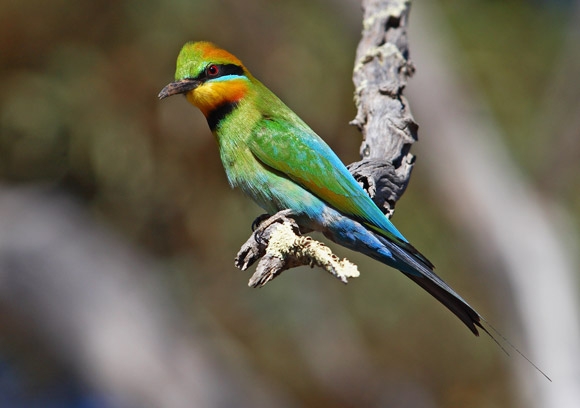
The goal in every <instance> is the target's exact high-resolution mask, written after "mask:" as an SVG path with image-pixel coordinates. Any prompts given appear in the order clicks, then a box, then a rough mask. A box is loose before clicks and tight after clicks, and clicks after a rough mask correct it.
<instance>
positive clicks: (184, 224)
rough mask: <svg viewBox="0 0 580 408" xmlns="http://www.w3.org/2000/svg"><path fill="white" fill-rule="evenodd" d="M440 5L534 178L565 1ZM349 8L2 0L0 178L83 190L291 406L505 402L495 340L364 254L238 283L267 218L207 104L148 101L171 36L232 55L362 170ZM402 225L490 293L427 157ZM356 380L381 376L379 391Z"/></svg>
mask: <svg viewBox="0 0 580 408" xmlns="http://www.w3.org/2000/svg"><path fill="white" fill-rule="evenodd" d="M441 3H442V6H443V7H444V9H445V10H446V11H447V14H448V16H449V19H450V22H451V23H452V26H453V28H454V32H455V34H456V36H457V38H458V41H459V43H460V44H461V46H462V47H463V49H464V52H465V56H466V57H465V60H466V61H467V63H466V65H465V69H466V70H468V71H469V72H470V73H471V74H475V76H476V78H478V80H479V85H480V88H481V92H483V94H484V96H485V97H486V98H487V99H488V100H489V102H490V104H491V105H492V106H493V109H494V110H495V112H496V113H497V116H498V118H499V120H500V121H501V124H502V125H503V126H505V129H506V130H507V131H506V134H508V135H510V138H509V144H510V147H511V148H512V149H513V153H514V155H515V156H516V157H517V159H518V161H519V162H520V163H521V164H522V166H523V167H524V168H525V169H527V170H528V171H530V174H534V173H533V172H534V171H538V168H537V165H538V161H540V160H541V156H542V154H543V151H542V150H540V149H539V147H540V146H544V145H545V144H546V143H547V142H546V140H544V139H545V138H549V135H543V134H538V133H537V132H534V131H533V129H531V128H532V127H533V126H534V120H533V119H534V116H535V115H536V114H537V110H538V108H539V107H541V106H542V97H543V92H544V89H545V87H546V86H547V85H546V84H547V82H548V81H549V73H550V72H551V70H552V69H553V59H554V58H555V55H556V54H557V52H558V49H559V46H560V45H559V44H560V43H561V40H562V36H563V27H565V25H562V24H560V22H561V20H562V19H563V11H562V10H545V9H540V8H539V6H538V5H537V4H533V3H528V2H524V1H515V0H512V1H504V2H500V1H496V2H488V1H483V0H480V1H475V0H472V1H455V0H445V1H442V2H441ZM357 9H358V6H357V5H356V4H354V5H353V4H352V2H348V1H338V0H336V1H330V0H319V1H305V0H291V1H285V2H268V1H265V0H253V1H244V2H240V1H235V0H218V1H209V0H194V1H192V0H172V1H163V2H162V1H158V0H142V1H136V0H122V1H110V0H100V1H96V0H94V1H88V0H80V1H66V0H53V1H50V2H48V1H41V0H29V1H26V2H16V1H10V0H3V1H0V34H1V35H0V50H1V51H0V52H1V54H0V61H1V64H0V69H1V75H0V89H1V92H0V177H1V180H3V182H4V183H31V182H35V183H38V182H40V183H50V184H55V185H58V186H61V187H63V188H66V189H68V190H69V191H71V192H73V193H74V194H76V195H77V196H79V197H81V198H82V199H83V200H84V201H85V202H86V205H87V207H88V208H90V209H91V211H93V212H94V214H95V216H96V217H99V218H100V219H102V220H103V221H104V222H105V223H107V224H109V225H111V226H112V227H114V228H115V229H117V230H118V231H120V232H121V233H122V234H123V235H125V236H126V237H127V238H128V239H129V240H131V241H133V242H135V243H137V244H138V245H140V246H141V247H143V248H145V249H147V250H148V251H150V252H151V253H153V254H155V255H157V256H158V257H160V258H162V259H163V260H164V261H165V265H166V277H167V282H168V286H169V287H170V288H171V290H172V293H175V297H176V299H177V300H178V302H180V304H182V305H183V307H184V308H187V309H188V310H190V314H191V319H192V322H195V324H197V325H201V326H203V327H204V328H205V329H206V330H207V333H208V336H209V337H212V338H214V337H215V344H216V348H217V349H221V350H225V349H228V350H230V351H229V352H231V353H232V354H238V355H242V356H243V357H244V359H245V360H248V361H250V362H251V364H252V365H253V366H254V367H256V368H257V370H259V371H260V372H262V373H264V375H266V376H268V377H270V378H272V379H273V380H274V382H276V383H278V384H279V385H280V387H282V388H283V389H285V390H286V391H287V392H289V393H291V394H293V395H294V396H296V398H297V399H298V400H299V401H300V402H301V403H302V405H303V406H312V407H315V406H316V407H320V406H333V407H342V406H344V407H347V406H354V405H353V401H362V402H364V401H366V400H369V401H375V400H376V398H375V397H376V395H382V396H383V398H384V399H385V401H389V400H390V398H392V397H393V396H398V395H400V394H401V393H402V392H403V391H401V390H402V389H407V388H408V389H409V390H414V391H413V392H414V393H416V392H419V391H420V392H419V394H421V393H422V394H424V395H425V401H433V404H435V405H437V406H447V407H453V406H457V407H459V406H461V407H464V406H469V407H488V406H511V405H512V404H513V402H514V400H515V397H514V396H513V395H512V394H511V391H510V387H511V386H512V385H513V384H511V383H510V382H509V381H508V380H507V378H508V373H507V372H506V365H507V363H506V361H505V358H504V356H503V355H502V354H501V352H498V350H497V348H496V347H495V345H493V344H492V343H491V342H486V341H477V342H475V341H473V339H472V338H471V334H470V333H468V332H467V331H466V330H465V328H464V327H462V326H461V324H460V323H458V322H457V321H455V319H453V318H450V316H449V314H448V313H447V312H446V311H444V310H443V309H442V308H440V307H435V303H434V302H433V300H432V299H430V298H429V297H428V296H426V295H425V294H423V293H420V291H419V290H418V289H417V288H416V287H415V286H413V285H412V284H411V283H410V282H408V280H407V279H405V278H404V277H402V276H399V274H396V273H392V272H391V271H385V270H384V269H385V268H384V267H383V266H380V265H379V264H377V263H374V262H372V261H370V260H368V259H366V258H364V257H362V256H359V255H357V254H353V253H350V252H347V251H346V250H342V249H340V248H339V249H337V252H338V253H339V254H340V255H342V256H348V257H349V259H351V260H353V261H355V262H356V263H357V264H358V265H359V267H360V269H361V270H362V272H363V276H362V277H361V278H360V279H358V280H356V281H353V282H352V283H351V284H349V285H348V286H342V285H340V284H338V283H337V282H335V281H333V280H332V279H330V278H329V277H327V276H325V275H324V274H323V273H321V272H320V271H316V270H314V271H311V270H308V269H304V270H301V271H296V272H289V273H287V274H286V276H284V277H282V278H280V279H277V280H276V281H274V282H272V283H271V284H270V285H269V286H268V287H267V288H266V289H262V290H259V291H256V290H251V289H249V288H247V286H246V281H247V279H248V277H249V275H248V274H247V273H242V272H239V271H237V270H236V269H235V268H234V266H233V258H234V256H235V253H236V252H237V250H238V249H239V246H240V244H241V243H242V242H243V241H244V240H245V239H246V238H247V237H248V235H249V232H250V224H251V222H252V221H253V219H254V217H255V216H257V215H258V214H259V213H260V211H259V209H258V208H257V207H256V206H255V205H254V204H252V203H251V202H249V201H248V200H246V199H245V198H243V197H242V195H241V193H240V192H238V191H232V190H230V189H229V187H228V185H227V181H226V179H225V176H224V174H223V170H222V167H221V163H220V162H219V158H218V153H217V147H216V144H215V141H214V140H213V137H212V135H211V133H210V132H209V130H208V129H207V125H206V123H205V121H204V119H203V117H202V116H201V114H200V113H199V112H197V111H196V110H195V109H194V108H193V107H191V106H189V105H188V104H187V103H186V102H185V100H183V99H182V98H170V99H169V100H166V101H163V102H159V101H158V100H157V98H156V95H157V93H158V92H159V90H160V89H161V88H162V87H163V86H164V85H165V84H167V83H168V82H170V81H171V80H172V78H173V71H174V62H175V58H176V56H177V53H178V51H179V49H180V47H181V45H182V44H183V43H184V42H186V41H189V40H211V41H214V42H216V43H217V44H220V45H221V46H223V47H224V48H227V49H228V50H230V51H232V52H233V53H235V54H236V55H237V56H239V57H240V58H241V59H242V60H243V61H244V62H245V63H246V65H247V66H248V68H249V69H250V70H251V71H252V72H253V73H254V74H255V75H256V76H257V77H258V78H260V79H261V80H262V81H263V82H264V83H265V84H267V85H268V86H269V87H271V89H273V90H274V91H275V92H276V93H277V94H278V95H279V96H281V97H282V99H283V100H285V101H286V102H287V104H288V105H289V106H291V107H292V108H293V109H294V110H295V111H296V112H297V113H298V114H299V115H300V116H302V117H303V118H304V119H305V120H306V122H307V123H309V124H310V125H311V126H312V127H313V128H314V129H315V130H316V131H317V132H319V133H320V134H321V135H322V136H323V137H324V138H325V139H326V140H327V141H328V142H329V144H330V145H331V146H332V147H333V148H335V149H336V151H337V152H338V153H339V155H340V156H341V157H342V158H343V160H344V161H345V162H347V163H348V162H352V161H355V160H357V158H358V145H359V143H360V136H359V135H358V134H357V132H356V131H355V129H353V128H352V127H349V126H348V125H347V123H348V121H349V120H351V119H352V118H353V117H354V113H355V111H354V107H353V103H352V91H353V87H352V83H351V79H350V77H351V71H352V65H353V59H354V54H355V48H356V44H357V42H358V40H359V32H360V26H361V22H360V20H361V15H360V14H356V13H355V12H353V11H356V10H357ZM411 24H412V20H411ZM546 26H549V27H550V30H545V29H544V28H545V27H546ZM411 54H412V44H411ZM514 65H515V66H521V69H514ZM504 68H505V69H504ZM411 106H412V101H411ZM567 194H571V195H572V194H573V193H572V192H568V193H567ZM574 194H576V195H575V200H576V203H580V196H579V195H578V192H577V191H576V192H575V193H574ZM395 221H396V223H397V225H398V226H400V228H401V230H403V231H405V233H406V235H408V236H409V237H410V238H411V239H412V241H413V242H414V243H415V245H416V246H417V247H418V248H425V250H424V252H426V253H428V254H429V256H430V257H432V258H433V259H434V260H435V263H437V265H438V268H439V269H438V270H439V271H445V277H446V279H447V280H449V281H450V282H453V286H454V287H456V288H457V289H458V291H459V292H461V293H462V294H464V297H466V298H468V299H471V300H472V302H471V303H473V304H477V305H485V304H486V303H487V301H486V292H485V288H481V287H480V286H479V285H480V282H476V281H473V280H470V279H472V277H471V274H467V273H463V271H470V270H473V268H475V267H476V266H475V265H474V263H473V261H472V260H470V259H467V256H466V255H465V254H466V253H468V250H467V249H465V248H464V247H465V245H466V244H465V243H463V240H462V237H461V236H458V235H457V234H458V233H457V232H456V231H454V230H452V229H451V227H450V226H449V225H448V223H447V222H446V220H445V218H444V216H443V212H442V211H441V209H440V208H438V202H437V197H436V196H435V193H434V192H433V191H432V190H430V189H429V188H428V175H426V174H424V171H422V170H421V165H420V161H419V164H418V165H417V168H416V171H415V173H414V176H413V181H412V183H411V186H410V188H409V190H408V192H407V193H406V195H405V197H404V198H403V200H402V201H401V203H400V205H399V207H398V213H397V216H396V218H395ZM442 235H444V236H445V237H446V239H445V240H441V239H440V237H441V236H442ZM450 243H451V244H450ZM482 309H484V310H485V306H483V307H482ZM488 310H489V309H488ZM485 314H488V315H489V314H493V312H490V313H485ZM498 319H499V318H498ZM498 319H493V318H492V320H495V321H496V320H498ZM11 332H12V333H13V334H14V333H16V334H14V335H15V336H20V335H22V333H20V332H19V331H17V330H12V331H11ZM344 333H346V335H345V337H342V336H341V334H344ZM353 336H354V337H353ZM334 337H336V341H333V338H334ZM333 344H335V349H332V347H330V346H332V345H333ZM329 347H330V349H329ZM2 352H3V353H6V352H9V351H7V350H6V349H3V350H2ZM329 361H330V362H333V363H332V364H329ZM367 364H370V366H368V365H367ZM323 365H326V366H323ZM375 376H377V377H375ZM368 379H372V380H375V382H376V383H377V384H381V383H383V382H384V381H388V382H389V383H391V384H392V387H391V388H388V389H376V386H375V385H374V384H373V383H372V381H369V382H367V381H366V380H368ZM329 382H335V384H334V385H333V384H330V383H329ZM337 387H340V388H342V389H340V390H337V389H336V388H337ZM347 397H348V398H347ZM362 405H364V404H362ZM359 406H360V405H359ZM423 406H431V405H423Z"/></svg>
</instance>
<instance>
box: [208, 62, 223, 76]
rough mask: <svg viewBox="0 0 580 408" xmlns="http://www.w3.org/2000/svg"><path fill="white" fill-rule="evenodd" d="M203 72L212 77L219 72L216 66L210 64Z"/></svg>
mask: <svg viewBox="0 0 580 408" xmlns="http://www.w3.org/2000/svg"><path fill="white" fill-rule="evenodd" d="M205 72H206V74H207V76H210V77H214V76H216V75H217V74H219V72H220V70H219V68H218V66H217V65H214V64H211V65H209V66H208V67H207V68H206V69H205Z"/></svg>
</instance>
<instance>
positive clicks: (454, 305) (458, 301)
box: [379, 237, 485, 336]
mask: <svg viewBox="0 0 580 408" xmlns="http://www.w3.org/2000/svg"><path fill="white" fill-rule="evenodd" d="M379 239H380V240H381V242H382V243H383V244H384V245H385V246H386V247H387V248H388V249H389V251H391V253H392V254H393V256H394V257H395V258H396V259H397V260H398V261H399V263H398V265H396V267H397V268H398V269H399V270H401V271H402V272H404V273H405V275H406V276H407V277H408V278H409V279H411V280H412V281H413V282H415V283H416V284H418V285H419V286H421V287H422V288H423V289H425V290H426V291H427V292H428V293H429V294H431V295H432V296H433V297H434V298H435V299H437V300H438V301H439V302H441V303H442V304H443V305H444V306H445V307H446V308H447V309H449V310H450V311H451V312H452V313H453V314H455V315H456V316H457V317H458V318H459V319H460V320H461V321H462V322H463V323H464V324H465V325H466V326H467V327H468V328H469V330H471V331H472V333H473V334H475V335H476V336H479V331H478V327H479V328H481V329H484V328H483V326H482V325H481V316H480V315H479V313H477V312H476V311H475V309H473V308H472V307H471V306H470V305H469V303H467V302H466V301H465V300H463V298H462V297H461V296H459V295H458V294H457V293H456V292H455V291H454V290H453V289H451V287H450V286H449V285H447V284H446V283H445V282H444V281H443V279H441V278H440V277H439V276H437V275H436V274H435V272H433V270H432V268H431V267H430V265H431V264H430V263H429V264H428V265H429V266H428V265H427V264H425V263H423V262H422V259H421V258H418V257H417V256H415V255H414V254H410V253H409V252H407V251H405V250H404V249H403V248H401V247H399V246H398V245H396V244H395V243H393V242H391V241H389V240H387V239H384V238H383V237H379ZM484 330H485V329H484Z"/></svg>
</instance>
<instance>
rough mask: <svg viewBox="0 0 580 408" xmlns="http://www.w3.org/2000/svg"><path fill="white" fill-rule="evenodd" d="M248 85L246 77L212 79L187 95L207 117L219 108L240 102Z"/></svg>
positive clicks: (246, 91)
mask: <svg viewBox="0 0 580 408" xmlns="http://www.w3.org/2000/svg"><path fill="white" fill-rule="evenodd" d="M248 85H249V82H248V80H247V79H245V78H240V79H229V80H225V81H211V82H207V83H205V84H202V85H200V86H199V87H197V88H195V89H194V90H193V91H190V92H188V93H187V94H186V97H187V100H188V101H189V102H190V103H191V104H192V105H194V106H197V107H198V108H199V110H201V112H202V113H203V114H204V115H205V117H206V118H207V117H209V116H210V115H211V113H212V112H213V111H215V110H216V109H217V108H219V107H221V106H223V105H227V104H232V103H236V102H239V101H240V100H241V99H242V98H243V97H244V96H246V94H247V93H248Z"/></svg>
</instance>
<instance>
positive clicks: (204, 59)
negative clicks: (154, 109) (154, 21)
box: [159, 41, 251, 117]
mask: <svg viewBox="0 0 580 408" xmlns="http://www.w3.org/2000/svg"><path fill="white" fill-rule="evenodd" d="M250 78H251V75H250V73H249V72H248V70H247V69H246V67H244V65H243V64H242V62H241V61H240V60H239V59H238V58H237V57H235V56H234V55H232V54H230V53H229V52H227V51H226V50H223V49H221V48H218V47H216V46H215V45H214V44H212V43H209V42H205V41H199V42H189V43H187V44H185V45H184V46H183V48H182V49H181V52H180V53H179V56H178V57H177V68H176V70H175V82H172V83H170V84H168V85H167V86H166V87H165V88H163V89H162V90H161V92H160V93H159V99H164V98H167V97H168V96H171V95H177V94H183V95H185V96H186V97H187V100H188V101H189V102H190V103H192V104H193V105H195V106H197V107H198V108H199V109H200V110H201V111H202V112H203V114H204V115H205V116H206V117H207V116H208V115H209V114H211V112H213V111H214V110H215V109H217V108H219V107H221V106H223V105H225V104H230V103H237V102H239V101H240V100H241V99H242V98H243V97H244V96H245V95H246V94H247V92H248V90H249V86H250Z"/></svg>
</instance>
